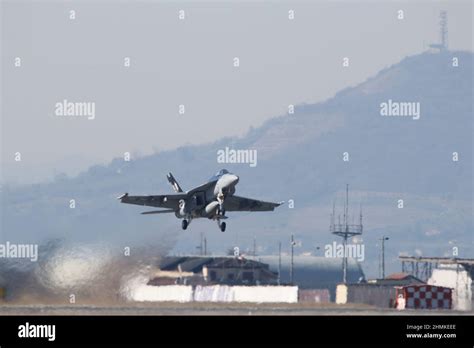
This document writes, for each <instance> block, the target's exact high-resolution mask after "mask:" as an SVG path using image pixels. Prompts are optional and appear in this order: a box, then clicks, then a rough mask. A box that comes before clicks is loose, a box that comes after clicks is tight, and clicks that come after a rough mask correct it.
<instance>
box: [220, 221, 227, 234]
mask: <svg viewBox="0 0 474 348" xmlns="http://www.w3.org/2000/svg"><path fill="white" fill-rule="evenodd" d="M219 227H220V228H221V231H222V232H225V227H226V224H225V222H222V223H221V224H220V226H219Z"/></svg>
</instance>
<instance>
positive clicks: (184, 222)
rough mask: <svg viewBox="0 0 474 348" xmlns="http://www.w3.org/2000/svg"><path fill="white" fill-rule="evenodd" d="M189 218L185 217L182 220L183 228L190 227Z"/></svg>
mask: <svg viewBox="0 0 474 348" xmlns="http://www.w3.org/2000/svg"><path fill="white" fill-rule="evenodd" d="M188 225H189V224H188V220H186V219H184V220H183V221H182V222H181V228H182V229H183V230H185V229H187V228H188Z"/></svg>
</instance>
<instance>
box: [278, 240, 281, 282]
mask: <svg viewBox="0 0 474 348" xmlns="http://www.w3.org/2000/svg"><path fill="white" fill-rule="evenodd" d="M280 282H281V242H278V285H280Z"/></svg>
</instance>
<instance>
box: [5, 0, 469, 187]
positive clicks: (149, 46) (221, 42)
mask: <svg viewBox="0 0 474 348" xmlns="http://www.w3.org/2000/svg"><path fill="white" fill-rule="evenodd" d="M1 4H2V20H1V22H2V28H1V29H2V50H1V51H2V78H1V80H2V94H1V95H2V103H1V104H2V117H1V119H2V124H1V126H2V134H1V138H2V141H1V145H2V161H1V164H2V169H3V180H6V181H10V182H18V183H22V182H23V183H24V182H34V181H41V180H45V179H48V178H51V175H53V174H58V173H61V172H67V173H69V174H74V173H77V172H78V171H79V170H81V169H86V168H87V166H89V165H91V164H95V163H107V162H109V161H110V160H111V159H112V158H114V157H118V156H122V154H123V153H124V152H125V151H130V152H132V153H134V154H138V153H139V154H142V155H145V154H149V153H152V152H154V151H160V150H163V149H170V148H175V147H177V146H180V145H184V144H199V143H205V142H210V141H213V140H217V139H219V138H222V137H224V136H233V135H237V136H239V135H243V134H245V132H246V131H247V130H248V129H249V127H251V126H254V127H256V126H259V125H261V124H262V123H263V122H264V121H265V120H267V119H269V118H271V117H274V116H278V115H282V114H285V113H286V112H287V108H288V105H289V104H301V103H314V102H318V101H322V100H325V99H326V98H328V97H330V96H332V95H334V93H335V92H337V91H338V90H340V89H343V88H345V87H348V86H353V85H355V84H357V83H359V82H362V81H363V80H365V79H366V78H367V77H369V76H372V75H374V74H376V73H377V72H378V71H379V70H381V69H382V68H385V67H387V66H390V65H392V64H394V63H396V62H398V61H400V60H401V59H403V58H404V57H405V56H407V55H413V54H417V53H420V52H422V51H423V50H425V49H426V48H427V45H428V44H429V43H432V42H437V41H438V30H439V29H438V15H439V11H440V10H441V9H446V10H448V21H449V47H450V49H453V50H472V17H473V13H472V2H471V1H442V2H434V1H421V2H420V1H385V2H382V1H370V2H367V1H365V2H361V1H345V2H343V1H330V2H329V1H278V2H274V1H273V2H248V1H246V2H219V3H217V2H200V1H191V2H160V1H121V2H112V1H94V2H92V1H87V2H84V1H54V2H45V1H33V2H32V1H2V2H1ZM180 9H182V10H184V11H185V19H184V20H180V19H179V18H178V15H179V10H180ZM71 10H74V11H75V19H74V20H71V19H70V15H71V13H70V11H71ZM289 10H294V14H295V18H294V20H289V18H288V15H289V13H288V11H289ZM398 10H403V11H404V19H403V20H399V19H398V18H397V16H398ZM16 57H20V58H21V67H15V66H14V63H15V58H16ZM125 57H130V63H131V66H130V67H124V58H125ZM235 57H238V58H239V59H240V66H239V67H238V68H236V67H234V66H233V63H234V61H233V59H234V58H235ZM344 57H349V59H350V66H349V67H348V68H343V66H342V60H343V58H344ZM64 99H67V100H68V101H71V102H95V119H93V120H88V119H87V117H59V116H56V115H55V105H56V103H58V102H62V101H63V100H64ZM180 104H183V105H184V106H185V113H184V114H182V115H180V114H179V112H178V110H179V105H180ZM17 151H19V152H21V155H22V161H21V162H15V161H14V154H15V152H17Z"/></svg>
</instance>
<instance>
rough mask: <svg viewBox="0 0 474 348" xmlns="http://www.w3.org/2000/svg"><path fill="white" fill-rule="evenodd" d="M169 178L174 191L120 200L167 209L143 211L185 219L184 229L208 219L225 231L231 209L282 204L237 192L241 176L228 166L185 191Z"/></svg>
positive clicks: (266, 208) (264, 208)
mask: <svg viewBox="0 0 474 348" xmlns="http://www.w3.org/2000/svg"><path fill="white" fill-rule="evenodd" d="M167 178H168V181H169V183H170V184H171V186H172V187H173V189H174V191H175V193H171V194H167V195H158V196H129V195H128V193H125V194H123V195H121V196H120V197H118V199H119V200H120V202H122V203H128V204H137V205H144V206H149V207H158V208H166V209H162V210H154V211H146V212H143V213H142V214H166V213H174V214H175V215H176V217H177V218H178V219H183V220H182V222H181V227H182V228H183V230H185V229H187V228H188V226H189V224H190V223H191V221H192V220H193V219H197V218H208V219H210V220H215V221H217V225H218V226H219V228H220V230H221V231H222V232H224V231H225V228H226V223H225V222H223V221H222V222H221V220H224V219H227V216H226V215H225V214H226V212H228V211H273V210H274V209H275V208H276V207H278V206H280V205H281V204H282V203H283V202H279V203H272V202H264V201H259V200H255V199H251V198H244V197H239V196H236V195H234V193H235V186H236V185H237V183H238V182H239V177H238V176H237V175H234V174H232V173H229V171H227V170H226V169H222V170H220V171H219V172H218V173H216V174H215V175H214V176H212V177H211V178H210V179H209V180H208V181H207V182H206V183H205V184H202V185H200V186H198V187H196V188H194V189H192V190H190V191H186V192H184V191H183V189H182V188H181V186H179V184H178V182H177V181H176V179H175V178H174V177H173V174H171V173H169V174H168V175H167Z"/></svg>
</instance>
